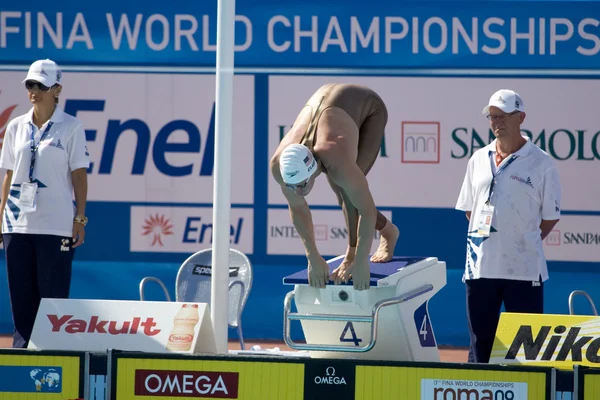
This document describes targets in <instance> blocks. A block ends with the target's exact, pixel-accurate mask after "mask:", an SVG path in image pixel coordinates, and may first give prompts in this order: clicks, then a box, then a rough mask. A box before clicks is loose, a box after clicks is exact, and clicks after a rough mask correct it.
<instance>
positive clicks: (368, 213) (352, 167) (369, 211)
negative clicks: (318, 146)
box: [328, 162, 377, 260]
mask: <svg viewBox="0 0 600 400" xmlns="http://www.w3.org/2000/svg"><path fill="white" fill-rule="evenodd" d="M328 173H329V175H330V177H331V179H332V180H333V181H334V182H335V183H336V184H337V185H339V186H340V187H341V188H342V189H343V190H344V192H345V193H346V196H347V197H348V200H349V201H350V202H351V203H352V205H353V206H354V207H355V208H356V210H357V211H358V215H359V219H358V240H357V243H356V259H361V258H362V259H363V260H365V259H368V258H369V253H370V252H371V245H372V244H373V236H374V235H375V222H376V221H377V210H376V208H375V201H374V200H373V196H372V195H371V191H370V190H369V184H368V182H367V178H366V177H365V175H364V174H363V173H362V171H361V170H360V168H359V167H358V165H356V163H355V162H345V163H342V164H340V165H339V166H338V167H336V168H333V169H329V168H328Z"/></svg>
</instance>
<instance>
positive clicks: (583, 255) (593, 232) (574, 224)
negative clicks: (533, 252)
mask: <svg viewBox="0 0 600 400" xmlns="http://www.w3.org/2000/svg"><path fill="white" fill-rule="evenodd" d="M544 254H545V255H546V259H547V260H549V261H592V262H598V261H599V260H600V216H597V215H596V216H592V215H562V216H561V217H560V221H559V222H558V224H557V225H556V227H555V228H554V230H553V231H552V232H550V234H549V235H548V236H547V237H546V239H545V240H544Z"/></svg>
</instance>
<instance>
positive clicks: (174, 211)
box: [130, 206, 254, 255]
mask: <svg viewBox="0 0 600 400" xmlns="http://www.w3.org/2000/svg"><path fill="white" fill-rule="evenodd" d="M212 218H213V210H212V208H211V207H144V206H133V207H131V232H130V240H131V241H130V244H131V247H130V249H131V251H149V252H173V253H188V254H193V253H195V252H197V251H198V250H200V249H202V248H208V247H211V245H212V238H213V221H212ZM229 232H230V234H229V238H230V240H229V243H230V245H231V247H232V248H235V249H237V250H240V251H241V252H243V253H244V254H247V255H249V254H252V253H253V247H254V246H253V243H254V210H252V209H249V208H232V209H231V216H230V231H229Z"/></svg>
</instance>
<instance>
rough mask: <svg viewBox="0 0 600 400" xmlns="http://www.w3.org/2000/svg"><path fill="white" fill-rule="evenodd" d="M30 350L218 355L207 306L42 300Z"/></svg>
mask: <svg viewBox="0 0 600 400" xmlns="http://www.w3.org/2000/svg"><path fill="white" fill-rule="evenodd" d="M28 348H30V349H39V350H79V351H100V352H103V351H106V350H108V349H121V350H127V351H147V352H155V353H164V352H177V353H191V354H194V353H198V352H207V353H214V352H215V351H216V349H215V340H214V334H213V330H212V324H211V322H210V312H209V308H208V305H207V304H204V303H181V302H148V301H144V302H142V301H113V300H79V299H42V303H41V304H40V308H39V311H38V314H37V317H36V320H35V325H34V329H33V333H32V335H31V340H30V342H29V347H28Z"/></svg>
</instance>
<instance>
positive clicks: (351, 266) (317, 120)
mask: <svg viewBox="0 0 600 400" xmlns="http://www.w3.org/2000/svg"><path fill="white" fill-rule="evenodd" d="M387 119H388V114H387V108H386V106H385V104H384V102H383V100H382V99H381V97H379V95H378V94H377V93H375V92H374V91H373V90H372V89H370V88H367V87H364V86H360V85H354V84H326V85H324V86H322V87H320V88H319V89H318V90H317V91H316V92H315V93H314V94H313V95H312V96H311V97H310V99H309V100H308V102H307V103H306V105H305V106H304V107H303V108H302V110H301V111H300V113H299V114H298V116H297V118H296V121H295V122H294V124H293V126H292V127H291V129H290V130H289V131H288V132H287V134H286V135H285V136H284V138H283V139H282V141H281V143H280V144H279V147H278V148H277V150H276V151H275V154H274V155H273V156H272V158H271V173H272V174H273V177H274V179H275V180H276V181H277V183H278V184H279V185H280V186H281V190H282V192H283V194H284V196H285V198H286V199H287V201H288V205H289V210H290V217H291V219H292V222H293V224H294V226H295V228H296V230H297V231H298V234H299V235H300V237H301V238H302V241H303V243H304V248H305V252H306V257H307V259H308V278H309V284H310V286H312V287H317V288H324V287H325V286H326V284H327V282H328V281H329V280H332V281H333V282H334V283H335V284H336V285H338V284H340V283H341V282H348V280H349V279H350V278H352V281H353V284H354V289H356V290H365V289H369V286H370V266H369V252H370V250H371V245H372V243H373V237H374V234H375V230H377V231H379V232H380V234H381V236H380V243H379V247H378V249H377V251H376V252H375V253H374V254H373V255H372V256H371V257H370V261H372V262H377V263H379V262H388V261H390V260H391V259H392V257H393V255H394V248H395V246H396V242H397V240H398V237H399V235H400V232H399V230H398V228H397V227H396V226H395V225H394V224H393V223H392V222H391V221H388V219H387V218H386V217H385V216H384V215H383V214H381V213H380V212H379V211H378V210H377V208H376V207H375V202H374V200H373V196H372V195H371V192H370V190H369V185H368V182H367V178H366V175H367V173H368V172H369V170H370V169H371V167H372V166H373V164H374V163H375V160H376V159H377V156H378V155H379V151H380V148H381V143H382V141H383V136H384V130H385V126H386V124H387ZM321 173H323V174H325V175H326V176H327V180H328V182H329V185H330V186H331V188H332V189H333V191H334V192H335V194H336V196H337V198H338V202H339V204H340V206H341V207H342V209H343V211H344V216H345V219H346V225H347V228H348V248H347V250H346V255H345V259H344V261H343V262H342V264H341V265H340V266H339V267H338V268H336V269H335V270H334V271H333V273H332V274H331V276H329V268H328V265H327V262H326V261H325V259H323V257H322V256H321V255H320V254H319V252H318V250H317V246H316V243H315V238H314V232H313V223H312V217H311V213H310V209H309V207H308V205H307V203H306V200H305V196H306V195H308V194H309V193H310V191H311V190H312V188H313V186H314V183H315V179H316V177H317V176H319V175H320V174H321Z"/></svg>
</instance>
